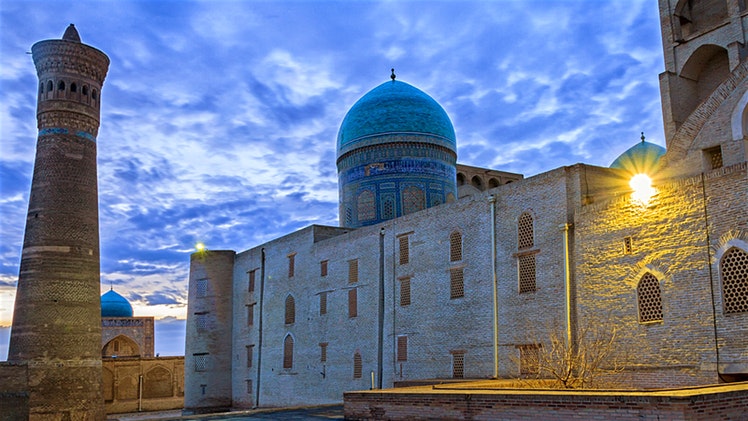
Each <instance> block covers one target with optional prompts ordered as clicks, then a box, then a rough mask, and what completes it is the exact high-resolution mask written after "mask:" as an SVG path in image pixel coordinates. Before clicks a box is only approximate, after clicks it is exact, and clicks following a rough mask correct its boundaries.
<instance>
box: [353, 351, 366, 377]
mask: <svg viewBox="0 0 748 421" xmlns="http://www.w3.org/2000/svg"><path fill="white" fill-rule="evenodd" d="M363 365H364V363H363V361H362V360H361V354H359V352H358V351H356V353H355V354H353V378H354V379H360V378H361V373H362V371H363Z"/></svg>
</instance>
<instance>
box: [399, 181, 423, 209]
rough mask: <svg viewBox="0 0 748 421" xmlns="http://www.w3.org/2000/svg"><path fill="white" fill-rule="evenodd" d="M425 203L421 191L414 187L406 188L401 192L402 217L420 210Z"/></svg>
mask: <svg viewBox="0 0 748 421" xmlns="http://www.w3.org/2000/svg"><path fill="white" fill-rule="evenodd" d="M425 202H426V197H425V195H424V193H423V190H421V189H419V188H418V187H415V186H410V187H406V188H405V189H404V190H403V215H407V214H409V213H413V212H418V211H419V210H422V209H423V208H424V204H425Z"/></svg>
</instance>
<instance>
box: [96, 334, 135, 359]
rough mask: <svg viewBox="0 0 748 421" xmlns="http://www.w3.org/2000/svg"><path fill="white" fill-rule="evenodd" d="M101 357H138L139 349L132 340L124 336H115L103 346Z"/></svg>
mask: <svg viewBox="0 0 748 421" xmlns="http://www.w3.org/2000/svg"><path fill="white" fill-rule="evenodd" d="M101 356H102V357H105V358H106V357H109V358H111V357H137V356H140V347H139V346H138V344H137V343H136V342H135V341H133V340H132V339H130V338H128V337H127V336H125V335H118V336H115V337H114V338H113V339H112V340H111V341H109V342H107V343H106V344H105V345H104V348H103V349H102V350H101Z"/></svg>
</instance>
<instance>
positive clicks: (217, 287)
mask: <svg viewBox="0 0 748 421" xmlns="http://www.w3.org/2000/svg"><path fill="white" fill-rule="evenodd" d="M660 4H661V8H660V13H661V18H662V22H663V27H662V31H663V45H664V49H665V68H666V70H665V72H664V73H663V74H662V75H660V82H661V92H662V103H663V116H664V119H665V143H666V146H667V148H662V147H661V146H658V145H656V144H653V143H651V142H647V141H646V139H645V138H644V135H643V134H642V138H641V141H640V142H636V143H635V144H634V145H633V146H632V147H631V148H630V149H629V150H627V151H626V152H624V153H623V154H622V155H621V156H620V157H618V158H617V159H616V160H615V161H614V162H613V163H612V164H611V165H610V167H608V168H605V167H597V166H592V165H587V164H581V163H578V164H574V165H569V166H564V167H560V168H556V169H553V170H550V171H547V172H544V173H541V174H537V175H534V176H532V177H527V178H523V177H522V176H521V175H519V174H511V173H505V172H501V171H496V170H490V169H481V168H476V167H469V166H464V165H460V164H457V156H456V151H457V141H458V139H457V136H456V134H455V131H454V128H453V126H452V124H451V122H450V119H449V116H448V115H447V114H446V112H445V111H444V109H443V108H442V107H441V106H440V105H439V104H438V103H437V102H436V101H435V100H434V99H433V98H431V97H430V96H429V95H428V94H426V93H425V92H423V91H421V90H420V89H418V88H417V87H414V86H412V85H410V84H408V83H406V82H402V81H400V80H397V79H396V78H395V75H394V71H393V75H392V77H391V80H389V81H386V82H384V83H383V84H381V85H379V86H376V87H375V88H373V89H372V90H371V91H369V92H368V93H366V94H364V95H363V96H362V97H361V99H359V100H358V101H357V102H356V103H355V104H354V105H353V106H352V107H351V109H350V111H349V112H348V113H347V114H346V116H345V118H343V121H342V124H341V126H340V129H339V132H338V137H337V168H338V183H339V184H338V185H339V195H340V196H339V205H340V224H339V225H340V226H338V227H331V226H319V225H312V226H309V227H306V228H304V229H301V230H299V231H296V232H293V233H291V234H288V235H285V236H283V237H280V238H277V239H274V240H272V241H269V242H267V243H264V244H260V245H257V246H255V247H253V248H250V249H248V250H244V251H240V252H235V251H233V250H207V251H206V250H203V251H200V252H197V253H194V254H193V255H192V256H191V262H190V281H189V300H188V316H187V339H186V351H185V352H186V355H185V411H186V412H188V413H190V412H204V411H215V410H219V409H227V408H249V407H256V406H289V405H300V404H306V405H309V404H322V403H332V402H340V401H341V400H342V394H343V392H344V391H348V390H364V389H369V388H383V387H392V386H393V385H396V384H399V383H408V382H410V383H413V382H427V381H443V380H445V379H453V378H457V379H462V378H483V379H485V378H499V379H502V378H504V379H516V378H519V377H533V376H537V375H538V369H537V367H536V364H537V358H536V357H537V355H538V354H539V353H540V352H542V350H543V349H544V348H551V347H552V346H553V343H552V341H554V340H555V339H554V338H556V339H559V338H561V342H565V343H568V344H570V346H576V347H583V346H588V345H587V344H588V343H589V340H590V339H589V335H590V334H591V333H590V332H601V333H603V334H611V333H613V332H615V336H616V343H615V351H614V352H613V353H612V355H610V356H609V360H610V361H613V360H615V361H616V363H617V364H618V363H620V365H617V366H616V367H613V366H612V365H613V363H610V364H609V365H610V367H608V366H606V367H604V368H605V369H606V370H607V369H610V370H611V371H613V372H614V373H613V374H609V375H607V377H604V379H603V380H604V381H605V384H607V385H625V386H626V387H633V388H658V387H681V386H690V385H701V384H712V383H720V382H732V381H736V380H746V379H748V276H747V275H746V273H748V212H747V211H746V210H747V209H746V205H747V204H748V176H747V173H746V161H747V157H748V142H747V141H746V139H748V135H747V134H748V57H747V55H748V53H747V52H746V50H745V49H743V48H742V47H740V46H741V45H742V42H743V41H742V40H744V39H745V37H746V35H748V27H746V26H745V24H744V23H743V20H742V19H740V18H739V15H740V16H743V15H745V13H748V10H745V7H744V6H742V5H740V4H738V2H735V1H729V2H717V1H696V0H694V1H680V2H678V4H677V5H671V4H670V2H667V1H664V0H663V1H661V2H660ZM727 4H729V5H730V6H729V7H727ZM707 12H708V13H707ZM632 140H633V139H632Z"/></svg>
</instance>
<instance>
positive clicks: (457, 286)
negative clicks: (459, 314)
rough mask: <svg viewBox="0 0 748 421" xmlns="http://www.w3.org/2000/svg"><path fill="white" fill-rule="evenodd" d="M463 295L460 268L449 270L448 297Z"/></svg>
mask: <svg viewBox="0 0 748 421" xmlns="http://www.w3.org/2000/svg"><path fill="white" fill-rule="evenodd" d="M464 296H465V281H464V277H463V273H462V268H454V269H450V270H449V298H450V299H454V298H461V297H464Z"/></svg>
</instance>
